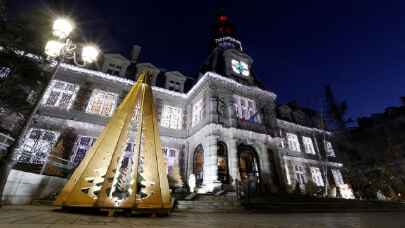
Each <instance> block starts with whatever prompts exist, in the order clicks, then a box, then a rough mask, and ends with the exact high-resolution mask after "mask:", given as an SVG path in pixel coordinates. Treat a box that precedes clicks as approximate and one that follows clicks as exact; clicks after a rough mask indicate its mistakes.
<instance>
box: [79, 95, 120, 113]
mask: <svg viewBox="0 0 405 228" xmlns="http://www.w3.org/2000/svg"><path fill="white" fill-rule="evenodd" d="M101 96H102V97H101ZM106 96H111V97H112V100H108V99H105V98H106ZM99 99H101V102H100V101H99ZM110 101H111V109H110V111H109V113H104V109H105V108H106V105H107V104H108V103H107V102H110ZM95 102H99V103H100V108H99V110H98V111H94V110H93V105H95ZM117 103H118V94H116V93H113V92H108V91H104V90H101V89H94V90H93V91H92V93H91V97H90V101H89V103H88V104H87V107H86V113H91V114H97V115H100V116H106V117H111V116H112V114H113V113H114V110H115V108H116V106H117Z"/></svg>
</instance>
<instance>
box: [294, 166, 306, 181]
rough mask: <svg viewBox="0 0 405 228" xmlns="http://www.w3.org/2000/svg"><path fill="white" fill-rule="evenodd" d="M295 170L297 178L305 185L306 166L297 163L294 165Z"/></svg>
mask: <svg viewBox="0 0 405 228" xmlns="http://www.w3.org/2000/svg"><path fill="white" fill-rule="evenodd" d="M294 170H295V180H296V181H297V182H298V183H299V184H300V185H303V184H305V172H304V167H303V166H301V165H295V166H294Z"/></svg>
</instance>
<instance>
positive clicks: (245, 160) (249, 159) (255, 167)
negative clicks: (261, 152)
mask: <svg viewBox="0 0 405 228" xmlns="http://www.w3.org/2000/svg"><path fill="white" fill-rule="evenodd" d="M238 159H239V173H240V179H241V182H242V183H245V184H247V183H249V185H251V184H254V185H255V186H254V187H255V188H256V187H257V185H258V184H259V183H260V167H259V159H258V156H257V153H256V151H255V149H253V147H251V146H245V145H240V146H239V147H238Z"/></svg>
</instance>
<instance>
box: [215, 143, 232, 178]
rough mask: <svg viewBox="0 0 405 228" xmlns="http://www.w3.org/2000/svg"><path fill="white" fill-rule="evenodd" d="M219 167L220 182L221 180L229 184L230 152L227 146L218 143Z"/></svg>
mask: <svg viewBox="0 0 405 228" xmlns="http://www.w3.org/2000/svg"><path fill="white" fill-rule="evenodd" d="M217 165H218V180H220V181H221V182H222V183H229V171H228V151H227V148H226V144H225V143H223V142H218V151H217Z"/></svg>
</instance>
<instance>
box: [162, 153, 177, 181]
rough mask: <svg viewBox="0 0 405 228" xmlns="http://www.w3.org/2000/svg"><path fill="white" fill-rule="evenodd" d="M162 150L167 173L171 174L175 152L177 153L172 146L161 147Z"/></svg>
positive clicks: (174, 161)
mask: <svg viewBox="0 0 405 228" xmlns="http://www.w3.org/2000/svg"><path fill="white" fill-rule="evenodd" d="M162 152H163V154H164V156H165V160H166V163H167V174H169V175H172V173H173V166H174V164H175V163H176V154H177V153H178V151H177V149H174V148H169V147H162Z"/></svg>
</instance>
